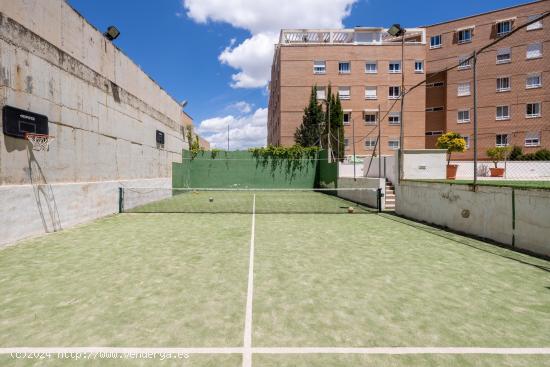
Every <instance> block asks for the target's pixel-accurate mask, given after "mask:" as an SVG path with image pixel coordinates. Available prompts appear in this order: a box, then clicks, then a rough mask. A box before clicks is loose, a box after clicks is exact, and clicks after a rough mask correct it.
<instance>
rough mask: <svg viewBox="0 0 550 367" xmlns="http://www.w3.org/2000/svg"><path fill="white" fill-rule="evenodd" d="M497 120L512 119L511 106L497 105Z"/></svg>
mask: <svg viewBox="0 0 550 367" xmlns="http://www.w3.org/2000/svg"><path fill="white" fill-rule="evenodd" d="M496 116H497V117H496V119H497V120H509V119H510V106H497V115H496Z"/></svg>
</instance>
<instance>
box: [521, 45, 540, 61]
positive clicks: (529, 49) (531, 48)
mask: <svg viewBox="0 0 550 367" xmlns="http://www.w3.org/2000/svg"><path fill="white" fill-rule="evenodd" d="M534 50H538V51H539V52H538V53H537V54H536V55H533V54H531V55H529V54H530V53H532V52H533V51H534ZM542 52H543V51H542V42H533V43H529V44H528V45H527V51H526V52H525V58H526V59H527V60H533V59H539V58H541V57H542Z"/></svg>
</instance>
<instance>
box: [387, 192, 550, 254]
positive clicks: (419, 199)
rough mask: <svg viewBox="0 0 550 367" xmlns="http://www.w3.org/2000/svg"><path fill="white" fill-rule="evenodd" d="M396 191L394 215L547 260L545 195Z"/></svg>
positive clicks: (549, 230) (549, 208)
mask: <svg viewBox="0 0 550 367" xmlns="http://www.w3.org/2000/svg"><path fill="white" fill-rule="evenodd" d="M396 192H397V195H396V197H397V202H396V213H397V214H399V215H403V216H405V217H408V218H412V219H415V220H419V221H423V222H427V223H432V224H436V225H440V226H445V227H448V228H450V229H453V230H456V231H460V232H463V233H468V234H472V235H475V236H479V237H483V238H488V239H491V240H494V241H496V242H500V243H503V244H505V245H509V246H512V245H513V246H515V247H517V248H520V249H523V250H528V251H531V252H533V253H537V254H541V255H545V256H550V220H549V219H548V218H550V191H543V190H519V189H514V190H512V188H509V187H491V186H479V187H478V188H477V191H476V192H473V191H471V189H470V187H469V186H467V185H449V184H444V183H431V182H430V183H428V182H411V181H403V182H402V184H401V185H398V186H396ZM512 192H513V194H512ZM514 210H515V215H514ZM514 218H515V219H514ZM514 220H515V229H514Z"/></svg>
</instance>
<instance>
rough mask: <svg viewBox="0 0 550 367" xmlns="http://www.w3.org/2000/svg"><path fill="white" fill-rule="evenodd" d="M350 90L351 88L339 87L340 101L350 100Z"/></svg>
mask: <svg viewBox="0 0 550 367" xmlns="http://www.w3.org/2000/svg"><path fill="white" fill-rule="evenodd" d="M350 95H351V92H350V88H349V87H339V88H338V97H340V99H350Z"/></svg>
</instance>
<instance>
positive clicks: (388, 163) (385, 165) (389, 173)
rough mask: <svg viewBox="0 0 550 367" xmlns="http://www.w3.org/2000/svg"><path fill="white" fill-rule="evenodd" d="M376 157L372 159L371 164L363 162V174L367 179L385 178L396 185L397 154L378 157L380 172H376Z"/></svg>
mask: <svg viewBox="0 0 550 367" xmlns="http://www.w3.org/2000/svg"><path fill="white" fill-rule="evenodd" d="M378 159H379V158H378V157H373V158H372V163H371V164H370V169H369V161H368V160H365V161H364V162H363V164H364V167H363V172H365V175H366V176H367V177H385V178H387V179H388V180H390V182H392V183H397V177H398V171H397V153H395V155H393V156H388V155H384V156H382V157H380V160H381V162H380V172H378Z"/></svg>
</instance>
